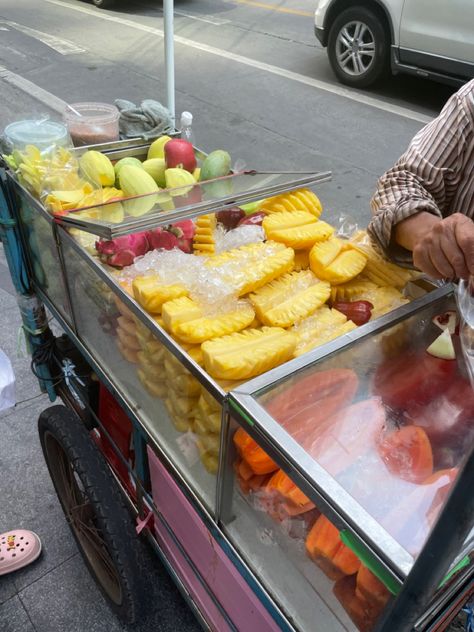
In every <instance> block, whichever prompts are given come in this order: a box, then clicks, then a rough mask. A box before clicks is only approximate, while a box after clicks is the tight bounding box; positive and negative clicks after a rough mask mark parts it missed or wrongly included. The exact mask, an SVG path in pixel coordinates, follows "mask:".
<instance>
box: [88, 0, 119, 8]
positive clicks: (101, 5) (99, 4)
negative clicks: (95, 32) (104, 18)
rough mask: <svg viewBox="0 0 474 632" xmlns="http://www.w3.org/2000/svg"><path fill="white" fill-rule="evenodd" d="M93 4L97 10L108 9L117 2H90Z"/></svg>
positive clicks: (105, 0)
mask: <svg viewBox="0 0 474 632" xmlns="http://www.w3.org/2000/svg"><path fill="white" fill-rule="evenodd" d="M92 2H93V4H95V6H96V7H99V9H110V8H111V7H113V6H114V4H117V0H92Z"/></svg>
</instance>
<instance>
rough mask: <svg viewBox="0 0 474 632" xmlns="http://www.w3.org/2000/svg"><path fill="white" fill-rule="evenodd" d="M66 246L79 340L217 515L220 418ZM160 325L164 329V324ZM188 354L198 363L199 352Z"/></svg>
mask: <svg viewBox="0 0 474 632" xmlns="http://www.w3.org/2000/svg"><path fill="white" fill-rule="evenodd" d="M63 245H64V253H65V263H66V269H67V274H68V280H69V283H70V286H71V293H72V297H73V304H74V308H75V309H74V311H75V317H76V322H77V328H78V334H79V337H80V338H81V339H82V340H83V342H84V343H85V345H86V346H87V347H88V349H89V350H90V352H91V353H92V355H93V356H94V357H95V358H96V359H97V360H98V362H99V364H101V365H102V367H103V369H104V370H105V372H106V373H107V374H108V375H110V377H111V379H112V380H113V382H114V384H116V385H117V387H118V388H119V389H120V391H121V392H122V393H123V396H124V397H125V398H126V399H127V400H128V401H129V403H130V405H131V406H132V408H133V410H135V411H136V414H137V416H138V417H139V418H140V420H141V422H142V423H143V425H144V427H145V428H146V429H147V431H148V432H149V433H150V435H151V436H152V437H153V438H154V439H155V440H156V442H157V443H158V444H159V445H160V446H161V448H162V449H163V450H164V451H165V452H166V453H167V454H168V455H169V457H170V458H171V460H172V461H173V462H174V463H175V464H176V466H177V467H178V469H179V471H180V472H182V474H183V476H185V478H186V479H187V480H188V483H189V485H190V486H191V487H192V488H193V489H194V490H195V491H196V492H197V494H198V495H199V496H200V497H201V498H202V499H203V502H204V503H205V504H206V505H207V506H208V507H209V508H210V509H211V510H212V508H213V506H214V502H215V487H216V477H215V473H216V471H217V460H218V449H219V430H220V416H219V414H218V413H217V415H215V414H212V415H211V414H208V409H207V405H206V401H205V398H204V396H203V393H202V388H201V385H200V383H199V382H198V381H197V380H196V378H195V377H194V376H193V375H191V373H189V371H187V370H186V369H185V368H184V367H183V365H182V364H181V363H180V362H179V361H178V360H177V359H176V358H175V356H173V355H172V354H171V353H170V352H169V351H168V350H167V349H166V348H165V346H164V345H163V343H162V342H161V341H160V340H159V339H158V338H157V337H156V336H155V335H154V334H153V333H152V332H151V331H150V330H149V329H148V327H146V326H145V325H144V324H143V323H142V322H141V321H140V320H139V319H138V318H137V317H136V316H135V314H133V312H131V311H130V309H129V308H128V307H127V306H126V305H125V304H124V302H123V301H122V300H121V298H120V297H119V295H117V294H115V293H114V292H113V291H112V290H111V289H110V288H109V287H108V286H107V285H106V284H104V283H103V282H102V281H101V279H100V277H99V276H98V275H97V274H96V272H95V271H94V269H93V268H92V267H91V266H90V265H89V264H88V262H87V261H85V260H83V259H82V258H81V257H80V256H79V255H78V254H77V253H76V251H75V250H73V249H72V248H71V247H70V246H69V245H68V244H67V242H66V241H65V240H64V241H63ZM155 319H156V321H157V323H158V324H160V325H161V324H162V321H161V317H160V316H156V317H155ZM198 347H199V346H198ZM186 351H187V353H189V355H191V357H193V359H194V360H196V361H199V358H198V357H197V356H196V355H195V354H196V350H193V349H191V348H187V349H186ZM206 395H207V394H206ZM207 398H209V396H208V395H207ZM211 401H212V402H213V403H214V405H216V403H215V402H214V401H213V400H211ZM212 412H213V413H214V411H212ZM201 417H204V421H203V420H202V419H201Z"/></svg>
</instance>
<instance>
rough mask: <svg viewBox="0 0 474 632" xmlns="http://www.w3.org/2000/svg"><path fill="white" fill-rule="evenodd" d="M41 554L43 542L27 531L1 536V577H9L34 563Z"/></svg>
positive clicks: (20, 530)
mask: <svg viewBox="0 0 474 632" xmlns="http://www.w3.org/2000/svg"><path fill="white" fill-rule="evenodd" d="M40 554H41V540H40V539H39V537H38V536H37V535H36V533H33V531H26V530H25V529H15V531H7V532H6V533H1V534H0V575H7V574H8V573H12V572H13V571H17V570H19V569H20V568H24V567H25V566H28V564H31V562H34V561H35V560H36V559H37V558H38V557H39V555H40Z"/></svg>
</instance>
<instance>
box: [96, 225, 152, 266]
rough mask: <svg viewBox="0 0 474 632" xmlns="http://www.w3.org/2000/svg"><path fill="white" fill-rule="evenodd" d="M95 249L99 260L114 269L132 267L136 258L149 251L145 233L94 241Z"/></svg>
mask: <svg viewBox="0 0 474 632" xmlns="http://www.w3.org/2000/svg"><path fill="white" fill-rule="evenodd" d="M95 249H96V250H97V252H98V253H99V257H100V260H101V261H103V262H104V263H107V264H108V265H110V266H114V267H115V268H124V267H125V266H129V265H132V263H133V262H134V260H135V258H136V257H140V256H142V255H144V254H146V253H147V252H148V251H149V250H150V249H151V246H150V243H149V241H148V238H147V233H145V232H142V233H135V234H133V235H123V236H122V237H116V238H115V239H112V240H105V241H102V240H100V241H96V242H95Z"/></svg>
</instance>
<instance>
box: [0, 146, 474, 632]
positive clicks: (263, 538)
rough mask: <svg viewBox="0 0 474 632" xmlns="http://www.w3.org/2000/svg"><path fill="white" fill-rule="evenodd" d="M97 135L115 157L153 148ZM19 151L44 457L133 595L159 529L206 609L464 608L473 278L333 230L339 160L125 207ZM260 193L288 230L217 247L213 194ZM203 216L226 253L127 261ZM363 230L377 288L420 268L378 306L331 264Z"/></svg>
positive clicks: (18, 258) (473, 509)
mask: <svg viewBox="0 0 474 632" xmlns="http://www.w3.org/2000/svg"><path fill="white" fill-rule="evenodd" d="M93 149H94V150H97V151H100V152H101V153H102V154H103V155H105V156H107V157H108V158H109V159H110V160H112V161H113V162H116V161H118V160H121V159H122V158H124V157H134V158H138V159H139V160H143V159H144V158H146V155H147V152H148V146H147V145H143V144H140V143H139V142H138V141H135V142H134V141H127V142H119V143H115V144H110V145H107V146H102V147H95V148H93ZM200 158H201V159H202V160H205V157H204V155H200ZM4 167H5V168H4V169H3V170H2V172H1V185H2V186H1V196H0V218H1V220H0V226H1V234H2V241H3V243H4V247H5V252H6V256H7V261H8V264H9V267H10V271H11V275H12V279H13V281H14V283H15V287H16V290H17V292H18V303H19V307H20V310H21V313H22V317H23V323H24V329H25V332H26V335H27V338H28V342H29V345H30V350H31V354H32V369H33V370H34V372H35V374H36V375H37V377H38V379H39V380H40V383H41V385H42V388H43V389H44V391H45V392H47V393H48V395H49V397H50V399H51V401H55V400H56V398H60V400H62V402H63V404H64V405H61V406H58V405H55V406H52V407H51V408H49V409H47V410H46V411H45V412H44V413H42V415H41V416H40V419H39V433H40V438H41V444H42V447H43V452H44V456H45V460H46V463H47V465H48V468H49V471H50V474H51V477H52V480H53V482H54V485H55V488H56V491H57V493H58V496H59V499H60V501H61V504H62V506H63V509H64V511H65V513H66V516H67V518H68V522H69V523H70V526H71V529H72V531H73V534H74V536H75V538H76V540H77V542H78V545H79V548H80V550H81V552H82V554H83V556H84V558H85V560H86V562H87V564H88V566H89V568H90V570H91V572H92V574H93V576H94V578H95V579H96V580H97V583H98V585H99V587H100V588H101V589H102V591H103V592H104V594H105V595H106V596H107V597H108V599H109V601H110V603H111V605H112V607H113V608H114V610H115V611H116V613H117V614H118V615H119V616H120V617H121V618H122V619H123V620H124V621H129V622H133V621H135V620H137V619H140V617H142V616H143V615H144V613H145V611H146V609H147V608H149V607H150V601H153V600H152V598H151V597H152V583H153V581H152V579H150V578H152V577H153V575H152V573H153V569H150V566H149V565H150V560H149V559H148V558H147V555H146V552H147V550H146V549H144V547H143V542H142V541H143V540H144V539H147V540H148V542H149V543H151V545H152V547H153V549H154V550H155V551H156V553H157V554H158V556H159V558H160V559H161V561H162V563H163V564H164V565H165V566H166V568H167V569H168V571H169V572H170V574H171V576H172V577H173V579H174V581H175V582H176V584H177V586H178V587H179V589H180V590H181V592H182V594H183V595H184V597H185V599H186V601H187V602H188V604H189V605H190V607H191V608H192V609H193V611H194V612H195V614H196V616H197V617H198V619H199V621H200V622H201V623H202V626H203V627H204V628H205V629H210V630H217V631H218V632H224V631H226V630H242V631H245V632H247V631H251V630H255V631H257V630H258V631H259V632H271V631H275V630H300V631H310V630H311V631H313V630H317V631H318V632H324V631H328V632H335V631H341V632H342V631H356V630H383V631H384V632H389V631H397V632H398V631H404V630H412V629H416V630H442V629H446V627H448V625H449V623H450V621H451V620H452V618H453V617H454V616H455V614H456V613H457V612H458V611H459V610H460V608H461V607H462V605H463V604H464V603H465V602H466V601H467V600H468V599H469V597H470V596H471V595H472V593H473V577H474V564H473V556H474V532H473V530H472V527H473V519H474V499H473V494H472V488H473V485H474V480H473V478H474V450H473V446H474V440H473V438H474V434H473V433H474V430H473V428H474V424H473V421H474V401H473V390H472V385H471V384H470V382H469V378H468V373H467V370H466V362H467V360H465V357H464V355H463V352H462V350H461V347H460V340H461V337H462V336H461V333H462V332H461V331H460V328H462V327H463V323H462V322H460V321H459V315H458V310H457V304H456V289H455V287H454V286H452V285H443V286H441V287H436V286H433V285H432V284H430V283H428V282H426V281H425V280H422V279H418V278H415V277H414V276H410V275H408V276H404V272H402V271H401V270H398V271H396V270H395V271H394V269H392V268H390V267H387V266H390V264H388V263H384V264H383V265H382V264H381V263H380V259H378V258H377V257H379V255H376V254H374V253H373V252H371V251H369V250H365V251H364V248H366V246H364V245H361V244H360V243H358V242H356V241H353V242H352V243H350V241H347V242H346V241H344V240H342V239H341V240H339V239H336V238H334V237H331V235H332V229H331V230H329V229H328V228H327V226H328V224H325V223H324V222H321V220H319V214H320V211H321V209H320V208H316V206H315V204H316V202H315V201H314V198H313V197H311V196H312V195H313V194H310V195H309V197H308V191H309V189H308V187H315V186H317V185H318V183H320V182H324V181H326V180H328V179H329V178H330V174H329V173H261V172H254V171H252V172H245V173H236V174H235V173H234V174H231V175H228V176H224V177H222V176H221V177H217V178H212V179H211V180H209V181H204V182H200V183H197V184H189V182H187V183H179V185H178V184H175V187H174V189H172V190H171V191H168V190H165V191H163V190H160V191H159V192H158V191H154V192H153V193H148V194H142V195H140V194H139V193H137V194H136V195H134V196H132V197H131V198H129V199H121V200H120V201H119V204H120V205H121V208H120V213H119V215H118V216H117V215H116V214H115V213H116V211H117V208H116V207H114V206H113V205H114V204H115V205H117V200H116V199H115V200H111V201H110V200H109V201H108V202H107V201H106V200H103V201H102V202H101V203H100V204H95V205H90V206H89V207H88V208H81V209H80V210H79V211H78V210H77V209H76V210H69V211H67V212H65V211H64V209H62V210H60V211H57V212H52V211H51V209H50V208H49V209H47V208H46V207H45V205H44V204H43V203H42V202H39V201H38V199H37V197H35V195H34V194H33V193H32V190H31V187H28V186H27V184H28V182H25V181H24V180H23V181H22V180H21V178H20V179H19V178H18V173H15V169H14V167H12V166H11V164H10V166H9V167H7V166H6V165H5V166H4ZM129 173H132V174H133V171H130V172H129ZM30 184H31V182H30ZM63 193H64V192H63ZM285 196H286V197H285ZM288 196H289V197H288ZM291 196H293V197H291ZM57 197H58V194H56V198H57ZM64 197H66V196H64V195H63V200H62V201H63V202H64ZM261 200H265V201H266V202H264V203H263V205H262V204H260V208H264V210H265V212H266V218H269V219H266V220H265V221H266V224H264V226H265V231H266V237H267V240H266V241H259V242H258V243H257V244H255V243H250V244H247V245H240V246H238V247H236V248H233V249H232V248H231V249H230V250H227V251H225V250H224V252H222V253H221V254H214V255H213V256H212V250H213V249H214V245H215V244H214V241H213V233H212V231H213V230H215V213H216V212H218V211H222V210H232V209H234V211H235V207H241V206H244V205H252V204H253V203H254V202H256V201H261ZM288 200H290V201H291V200H293V202H295V200H296V201H297V202H298V204H296V207H295V208H294V209H293V210H292V209H290V210H288V207H285V208H283V209H278V208H270V207H271V206H272V204H273V205H276V204H280V203H282V202H283V204H286V203H288ZM265 205H266V206H265ZM311 205H313V206H311ZM310 206H311V208H310ZM298 209H300V210H298ZM301 209H304V210H303V211H301ZM293 212H296V213H297V214H298V213H300V214H301V213H302V212H303V215H304V216H305V217H303V216H302V215H297V216H295V215H292V213H293ZM308 213H309V215H311V213H312V214H313V216H314V217H313V219H311V217H310V218H309V219H308ZM277 216H278V217H277ZM295 217H297V219H298V222H296V223H295V222H294V221H293V220H294V218H295ZM191 218H195V227H197V229H196V230H195V233H194V244H195V252H199V251H200V250H201V253H202V252H204V253H208V254H211V256H210V257H209V261H211V263H202V261H203V260H204V259H205V258H202V257H201V258H199V257H196V255H191V254H185V253H183V252H180V253H178V252H177V251H175V250H173V251H167V254H166V253H165V255H166V256H165V255H163V252H164V251H163V246H157V247H158V250H153V251H151V252H148V253H147V254H144V255H143V256H142V257H141V259H139V260H138V261H139V263H138V264H137V263H136V262H135V264H133V266H135V268H136V269H135V274H134V275H132V274H131V273H130V270H131V269H132V268H133V266H131V267H130V266H128V267H125V268H122V270H121V271H117V269H114V268H113V267H111V266H110V265H109V264H110V263H111V257H112V256H113V255H114V251H113V248H112V249H111V247H110V244H113V243H114V240H116V239H117V238H120V237H123V236H126V235H137V234H139V233H143V231H155V233H154V235H155V237H156V236H157V235H158V236H159V238H160V239H161V238H162V237H163V235H162V230H163V227H169V226H170V225H171V224H173V225H175V226H176V225H178V223H179V222H183V221H184V220H189V219H191ZM284 220H285V221H284ZM303 220H304V221H303ZM285 222H286V223H285ZM301 222H303V224H304V222H307V225H306V224H305V230H304V231H299V232H298V231H295V227H297V226H300V225H301ZM323 224H325V225H324V226H323ZM308 226H309V228H308ZM316 226H317V227H316ZM325 231H328V232H327V234H325ZM229 232H231V231H229ZM295 232H297V236H296V237H295ZM181 233H182V231H181ZM181 233H180V235H181ZM173 234H174V236H175V237H176V234H175V233H173ZM289 234H290V235H291V239H293V240H296V241H292V242H291V243H292V244H293V245H294V246H299V248H297V260H295V251H294V249H292V248H291V247H289V246H288V242H286V243H285V240H287V239H289V237H288V235H289ZM308 235H310V237H309V238H308ZM315 235H317V239H318V240H320V242H321V243H324V244H325V245H324V247H321V248H317V249H316V250H314V244H315V240H316V237H315ZM181 236H182V235H181ZM156 238H157V239H158V237H156ZM99 239H100V240H101V243H102V246H100V247H98V248H97V249H95V246H94V244H95V241H96V240H99ZM308 239H309V241H308ZM305 240H306V241H305ZM156 243H159V244H162V243H163V242H162V241H159V240H158V242H156ZM173 243H175V242H173ZM310 246H311V250H309V248H310ZM107 248H108V250H107ZM160 248H161V249H160ZM157 252H158V255H156V253H157ZM170 252H171V254H170ZM364 252H365V254H364V255H363V265H362V268H363V267H364V266H365V265H367V266H368V265H369V263H370V262H371V265H372V268H371V269H372V273H371V274H372V277H371V278H372V282H370V281H367V278H366V279H365V283H366V285H365V286H363V288H364V287H365V288H366V289H367V291H369V289H368V288H370V291H371V292H372V293H373V295H374V296H375V295H377V296H379V295H380V288H381V287H382V286H384V284H386V285H389V284H390V283H389V281H390V278H392V277H391V275H393V274H395V277H396V278H397V279H398V281H397V283H398V284H399V288H400V290H401V289H403V300H401V301H400V302H399V303H395V304H394V305H393V309H384V310H381V313H380V314H379V315H378V317H376V318H375V317H374V318H373V319H371V320H370V321H369V322H366V320H367V319H363V320H362V321H360V320H357V318H356V317H355V316H354V315H351V314H350V313H349V312H348V314H349V316H351V318H353V319H354V320H351V319H350V318H347V317H346V316H345V315H344V309H346V310H347V293H348V292H349V290H351V292H352V291H354V292H355V289H354V288H355V285H354V283H352V285H351V284H350V283H344V278H343V277H342V276H341V275H342V274H343V273H342V272H341V270H342V269H343V268H342V267H341V266H342V263H341V262H342V260H341V261H340V263H341V265H339V266H335V265H333V264H334V261H336V258H337V257H342V259H343V260H344V261H347V262H348V261H349V260H350V264H351V266H352V265H355V262H356V263H357V262H358V261H360V256H361V253H364ZM153 253H155V254H153ZM160 253H161V254H160ZM229 253H230V254H229ZM242 253H243V254H242ZM304 253H306V259H305V255H304ZM347 253H350V254H349V255H348V254H347ZM353 253H359V257H357V256H356V255H354V254H353ZM99 254H100V257H99V256H98V255H99ZM153 257H158V259H156V258H155V259H154V258H153ZM160 257H165V258H163V259H160ZM166 257H168V258H167V259H166ZM169 257H171V258H169ZM173 257H174V258H173ZM186 257H187V258H186ZM213 257H214V258H213ZM196 259H199V262H197V261H196ZM132 261H133V259H132ZM160 261H162V264H163V266H164V267H163V268H160V275H161V276H160V278H157V277H156V274H155V276H153V274H152V271H153V269H154V268H153V266H155V267H156V266H159V265H161V264H160ZM163 262H165V263H166V265H165V263H163ZM331 262H332V264H331ZM368 262H369V263H368ZM331 265H332V268H331ZM136 266H138V268H137V267H136ZM309 266H310V267H311V270H313V272H314V270H315V269H316V270H319V272H320V276H321V278H323V279H324V278H327V279H332V280H333V281H335V282H333V283H332V284H331V283H330V282H329V281H328V282H323V281H317V279H316V281H315V279H314V278H313V272H311V271H307V270H309ZM380 266H382V267H380ZM383 266H385V267H383ZM165 268H166V269H165ZM344 269H346V268H344ZM127 270H128V272H127ZM216 270H217V272H216ZM292 270H296V271H293V272H292ZM367 270H369V268H367ZM381 270H382V272H381ZM356 273H357V271H356ZM368 273H369V272H367V274H368ZM380 274H382V277H383V279H382V282H381V283H379V284H378V285H377V283H376V282H375V281H376V280H377V278H378V279H380ZM384 274H385V276H384ZM203 275H204V276H205V281H206V283H207V282H208V281H209V279H211V280H212V279H213V280H214V281H213V282H214V286H212V287H211V285H212V284H211V283H210V281H209V285H206V284H205V282H204V281H203V279H204V277H203ZM206 275H208V276H206ZM213 275H214V276H213ZM216 275H217V276H216ZM292 275H296V276H292ZM298 275H300V276H298ZM386 275H388V277H387V276H386ZM352 276H353V277H354V276H355V274H353V275H352ZM351 278H352V277H351ZM166 279H167V281H165V280H166ZM387 279H388V280H387ZM400 279H402V280H403V286H404V287H403V288H401V287H400V286H401V283H400ZM374 280H375V281H374ZM225 284H228V285H229V284H230V285H232V284H234V285H233V286H232V287H234V289H235V292H236V293H237V294H238V295H239V296H241V297H242V296H243V297H248V296H250V300H249V301H244V303H239V304H238V305H237V304H234V303H232V305H231V306H230V307H229V306H227V307H226V308H225V310H224V317H222V316H221V315H220V314H217V313H216V312H215V311H212V310H208V311H205V310H204V311H203V309H202V308H201V307H200V306H199V304H198V302H197V300H196V298H195V295H193V299H190V298H189V293H188V292H187V290H186V288H187V287H191V286H192V287H193V288H194V291H195V292H197V291H198V290H197V289H196V288H198V289H199V291H201V290H202V293H201V295H200V296H201V298H202V297H203V296H204V298H203V300H204V301H205V300H206V296H207V298H208V295H209V294H210V293H212V292H218V291H219V292H222V291H223V290H222V285H225ZM367 284H368V285H367ZM183 286H184V290H183ZM202 287H204V289H202ZM374 288H375V289H374ZM377 288H378V290H377ZM361 291H363V289H362V290H361ZM377 291H378V292H379V293H378V294H377ZM206 292H207V293H208V294H207V295H206ZM344 292H346V294H344ZM384 292H385V294H384V296H386V295H387V292H388V290H386V288H385V290H384ZM300 293H305V294H304V300H301V298H302V297H301V295H300ZM224 294H225V292H224ZM389 294H390V293H389ZM330 295H331V301H332V309H331V308H329V307H327V306H326V305H325V303H326V301H327V299H328V298H329V296H330ZM226 296H227V295H226ZM351 296H352V294H351ZM391 296H392V295H391ZM397 296H402V294H401V291H400V292H398V294H397ZM341 298H342V299H346V307H345V308H344V305H342V303H341V300H340V299H341ZM338 300H339V303H338ZM343 302H344V301H343ZM349 302H351V301H350V300H349ZM308 304H309V305H310V307H308ZM336 307H339V308H340V310H342V311H338V310H337V309H336ZM359 307H360V306H359ZM316 308H317V309H316ZM352 308H353V304H352ZM46 310H48V312H50V313H51V314H52V316H53V317H54V321H55V323H57V325H58V326H59V328H60V330H61V331H59V332H58V331H56V330H55V332H56V333H55V334H53V333H52V331H51V329H50V327H49V325H48V322H49V321H48V318H47V316H46ZM305 310H306V312H305ZM317 310H319V311H317ZM303 316H304V317H305V318H303ZM374 316H375V314H374ZM297 321H301V322H299V323H298V322H297ZM355 322H359V323H360V322H364V323H365V324H361V325H360V326H357V327H356V325H355ZM189 323H191V325H190V324H189ZM295 323H296V324H295ZM295 327H297V329H295ZM209 328H210V329H209ZM229 328H230V329H229ZM441 330H442V331H441ZM209 331H210V332H211V333H209ZM203 332H204V333H203ZM318 336H319V344H318V345H317V346H316V345H315V343H314V340H316V339H318ZM440 337H442V340H441V341H439V338H440ZM436 340H437V341H438V342H436V343H435V345H434V348H433V342H434V341H436ZM430 347H431V351H432V352H433V353H428V352H427V351H426V349H427V348H430ZM440 355H441V356H444V357H439V356H440Z"/></svg>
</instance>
